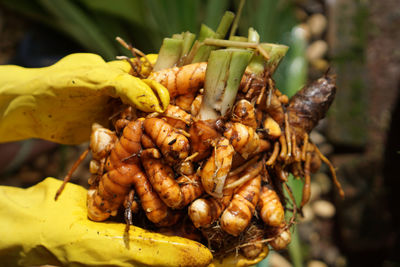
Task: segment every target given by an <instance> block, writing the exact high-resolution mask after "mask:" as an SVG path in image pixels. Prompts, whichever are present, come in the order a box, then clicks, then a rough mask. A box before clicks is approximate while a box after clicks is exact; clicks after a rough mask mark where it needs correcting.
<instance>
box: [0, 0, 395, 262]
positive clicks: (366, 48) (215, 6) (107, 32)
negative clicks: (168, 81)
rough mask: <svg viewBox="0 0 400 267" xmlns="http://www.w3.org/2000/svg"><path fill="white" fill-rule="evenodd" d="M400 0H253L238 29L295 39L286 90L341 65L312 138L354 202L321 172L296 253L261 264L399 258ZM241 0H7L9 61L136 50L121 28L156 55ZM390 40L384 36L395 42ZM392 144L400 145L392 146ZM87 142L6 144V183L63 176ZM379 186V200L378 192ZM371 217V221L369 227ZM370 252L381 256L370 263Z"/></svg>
mask: <svg viewBox="0 0 400 267" xmlns="http://www.w3.org/2000/svg"><path fill="white" fill-rule="evenodd" d="M383 2H385V3H383ZM399 4H400V3H399V1H398V0H389V1H382V2H381V1H375V2H372V3H370V2H369V1H365V0H364V1H363V0H356V1H346V0H326V1H325V0H281V1H276V0H248V1H247V2H246V4H245V6H244V9H243V13H242V16H241V21H240V25H239V28H238V35H243V36H247V31H248V28H249V27H250V26H251V27H253V28H254V29H256V30H257V31H258V33H259V34H260V37H261V41H262V42H276V43H282V44H286V45H288V46H289V47H290V49H289V52H288V53H287V55H286V56H285V58H284V60H283V62H282V63H281V65H280V67H279V68H278V71H277V72H276V73H275V76H274V78H275V80H276V81H277V86H278V88H279V89H280V90H281V91H282V92H284V93H286V94H287V95H289V96H291V95H293V94H294V93H295V92H296V91H297V90H299V89H300V88H301V87H302V86H303V85H304V84H305V83H306V82H307V81H308V80H310V79H315V78H317V77H320V76H322V75H324V74H325V73H326V72H327V70H328V69H329V67H330V66H331V67H332V69H333V72H335V73H337V76H338V80H337V82H338V88H339V91H338V93H337V99H336V101H335V103H334V107H333V108H332V109H331V112H330V116H329V119H328V120H324V121H322V123H321V124H320V126H319V127H318V129H317V130H316V131H314V132H313V134H312V139H313V141H314V142H315V143H316V144H318V145H319V147H320V149H321V151H322V152H323V153H324V154H328V155H332V159H333V161H334V163H335V165H336V166H339V178H340V179H341V181H345V190H346V194H347V195H348V199H347V200H346V201H344V202H343V201H338V200H337V198H336V197H335V194H334V190H333V189H332V185H331V183H330V180H329V178H328V177H327V176H326V175H325V174H324V170H322V172H321V173H319V174H316V175H315V176H314V177H313V184H312V192H313V196H312V199H311V203H310V204H309V205H307V206H306V207H305V209H304V218H303V219H302V222H301V223H300V224H299V225H298V227H296V232H295V233H294V235H293V236H294V240H293V242H292V244H291V246H290V248H289V254H290V256H289V254H287V252H282V253H280V254H278V253H272V254H271V256H270V257H269V263H267V261H264V262H262V263H261V264H260V265H261V266H266V265H267V264H269V265H270V266H285V264H286V266H290V265H294V266H302V265H305V264H307V265H308V266H314V267H316V266H345V265H347V264H348V265H349V266H359V265H361V264H363V265H365V266H368V265H371V264H373V265H374V266H379V265H380V264H383V263H385V264H386V265H385V266H392V265H390V264H391V263H392V262H393V260H396V257H395V256H393V255H396V253H394V251H395V249H396V248H399V241H398V239H397V230H398V227H396V226H395V225H400V223H399V217H398V216H397V215H390V212H391V211H395V207H394V206H393V205H390V204H389V205H388V204H387V203H388V202H387V201H389V200H390V201H389V203H396V201H395V200H398V197H397V198H396V197H393V196H394V195H395V191H394V189H392V191H391V190H390V189H389V190H387V189H385V188H384V185H386V186H389V188H395V187H396V185H399V184H398V182H396V181H395V179H394V177H395V176H396V173H397V172H396V170H395V169H396V168H395V167H394V166H396V164H397V166H399V163H398V162H399V154H398V153H397V152H398V151H400V146H399V145H398V144H399V142H398V141H396V140H397V139H396V136H397V137H398V136H399V134H397V135H396V133H398V126H395V125H400V123H396V122H398V120H399V118H398V117H399V112H400V111H399V108H397V109H395V108H394V107H395V105H396V102H395V101H396V96H397V95H398V93H397V91H398V90H397V89H398V87H399V80H398V77H399V75H398V74H399V73H400V71H399V70H400V66H399V62H400V60H399V59H400V53H399V50H398V48H397V47H398V45H397V46H396V45H395V44H396V41H397V44H398V43H400V39H399V34H398V33H397V34H393V33H395V29H394V26H393V25H400V24H399V23H400V21H399V17H400V15H399V13H398V12H397V13H396V8H395V7H398V6H399ZM238 5H239V1H233V0H218V1H216V0H214V1H211V0H191V1H187V0H146V1H144V0H113V1H109V0H95V1H90V0H0V40H1V41H0V64H17V65H21V66H26V67H42V66H47V65H50V64H52V63H54V62H56V61H57V60H59V59H60V58H61V57H63V56H65V55H67V54H69V53H73V52H92V53H97V54H100V55H101V56H102V57H103V58H104V59H106V60H112V59H114V58H115V57H116V56H118V55H126V56H130V54H129V51H127V50H125V49H124V48H123V47H122V46H121V45H119V44H118V43H117V42H116V41H115V37H116V36H120V37H122V38H123V39H125V40H126V41H128V42H130V43H132V45H133V46H134V47H136V48H138V49H140V50H142V51H143V52H145V53H150V52H157V51H158V49H159V47H160V45H161V42H162V39H163V38H164V37H167V36H172V34H174V33H179V32H183V31H191V32H193V33H196V34H197V33H198V31H199V29H200V24H201V23H204V24H206V25H208V26H209V27H210V28H212V29H216V27H217V24H218V22H219V20H220V18H221V17H222V15H223V13H224V12H225V11H226V10H231V11H234V12H235V11H236V10H237V8H238ZM371 25H372V26H371ZM367 29H371V30H372V34H371V32H369V33H368V31H367ZM397 32H398V31H397ZM380 42H385V45H386V46H385V47H386V49H385V50H384V51H382V50H381V47H380V46H381V45H380ZM328 48H329V50H328ZM367 52H368V54H367ZM378 59H379V60H378ZM385 68H388V71H387V72H385V71H384V69H385ZM396 75H397V76H396ZM369 76H371V77H370V78H369ZM376 88H379V89H382V90H383V89H385V90H386V91H382V90H376ZM397 106H398V104H397ZM393 110H397V113H396V111H395V112H392V111H393ZM390 114H392V124H391V125H392V126H390ZM396 127H397V128H396ZM396 131H397V132H396ZM386 143H388V144H390V147H392V148H391V149H388V148H386V149H385V144H386ZM371 144H372V145H371ZM86 146H87V145H86V144H83V145H82V146H77V147H67V146H60V145H55V144H52V143H49V142H44V141H39V140H27V141H23V142H18V143H11V144H3V145H1V151H2V152H3V154H4V155H7V157H2V158H0V173H1V178H0V184H8V185H13V186H21V187H27V186H30V185H32V184H35V183H37V182H38V181H40V180H41V179H43V178H44V177H47V176H54V177H59V178H62V177H63V176H64V175H65V174H66V172H67V171H68V169H69V168H70V166H71V165H72V164H73V162H74V160H75V159H76V158H77V155H79V153H80V152H81V151H82V150H83V149H85V148H86ZM396 147H397V152H396V150H395V149H396ZM46 151H47V152H46ZM45 152H46V153H45ZM332 153H333V154H332ZM383 159H385V161H384V160H383ZM396 160H397V161H396ZM365 162H367V163H365ZM396 162H397V163H396ZM368 165H369V166H368ZM382 166H385V172H384V171H383V170H382V168H383V167H382ZM371 168H372V171H369V170H371ZM87 172H88V162H86V164H82V165H81V167H80V168H79V169H78V171H77V173H76V174H75V178H74V180H73V182H75V183H78V184H81V185H83V186H87V177H89V175H88V174H87ZM383 173H385V174H383ZM365 176H367V177H365ZM291 183H292V184H291V186H292V188H293V190H294V191H295V194H296V195H297V196H298V197H299V198H301V187H302V184H301V182H299V181H298V180H294V179H291ZM376 185H378V187H376ZM379 185H380V186H379ZM385 190H386V191H385ZM369 192H373V196H374V197H375V198H374V197H371V196H370V197H368V193H369ZM332 203H335V206H336V209H335V206H334V205H333V204H332ZM394 213H395V212H393V214H394ZM373 217H375V218H380V220H376V219H375V220H371V218H373ZM396 222H397V224H396ZM366 224H367V225H368V228H362V226H363V225H366ZM378 228H379V230H374V231H372V232H373V233H372V234H368V231H370V230H371V229H378ZM297 229H298V230H299V233H297ZM368 229H369V230H368ZM393 233H395V234H394V235H393ZM390 235H391V236H392V237H390ZM371 255H373V256H374V260H373V261H369V260H366V259H367V258H370V257H371ZM388 255H389V256H390V257H389V260H386V257H387V256H388ZM366 256H369V257H366ZM288 259H289V261H288Z"/></svg>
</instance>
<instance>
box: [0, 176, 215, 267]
mask: <svg viewBox="0 0 400 267" xmlns="http://www.w3.org/2000/svg"><path fill="white" fill-rule="evenodd" d="M60 185H61V181H59V180H56V179H54V178H47V179H45V180H44V181H43V182H41V183H39V184H37V185H35V186H33V187H30V188H28V189H21V188H15V187H8V186H0V218H1V219H0V262H1V264H0V265H2V266H17V265H18V266H38V265H43V264H52V265H58V266H132V265H133V266H142V265H155V266H204V265H207V264H209V263H210V262H211V260H212V255H211V252H210V251H209V250H208V249H207V248H206V247H204V246H203V245H201V244H199V243H197V242H194V241H191V240H188V239H184V238H180V237H170V236H164V235H161V234H157V233H151V232H148V231H146V230H143V229H141V228H139V227H134V226H131V227H130V231H129V249H128V248H127V246H126V245H125V243H124V238H123V235H124V229H125V225H124V224H122V223H114V222H93V221H90V220H89V219H88V218H87V215H86V214H87V212H86V190H85V189H84V188H82V187H80V186H78V185H74V184H70V185H68V186H67V187H66V188H65V191H64V192H63V194H62V195H61V196H60V198H59V199H58V200H57V201H54V194H55V192H56V191H57V189H58V188H59V187H60Z"/></svg>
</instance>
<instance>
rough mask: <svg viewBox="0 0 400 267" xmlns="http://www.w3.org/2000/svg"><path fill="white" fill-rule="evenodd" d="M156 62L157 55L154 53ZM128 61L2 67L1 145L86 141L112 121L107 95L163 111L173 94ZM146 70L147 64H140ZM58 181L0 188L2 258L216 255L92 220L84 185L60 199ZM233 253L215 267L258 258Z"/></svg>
mask: <svg viewBox="0 0 400 267" xmlns="http://www.w3.org/2000/svg"><path fill="white" fill-rule="evenodd" d="M149 59H150V61H155V60H154V59H155V57H154V56H151V57H149ZM130 71H131V66H130V64H129V63H127V62H126V61H112V62H108V63H106V62H104V61H103V60H102V59H101V58H100V57H99V56H97V55H94V54H72V55H70V56H67V57H65V58H63V59H62V60H60V61H59V62H58V63H56V64H54V65H53V66H50V67H46V68H40V69H26V68H22V67H18V66H0V116H1V117H0V142H7V141H15V140H21V139H26V138H32V137H35V138H41V139H46V140H51V141H54V142H58V143H64V144H79V143H81V142H84V141H86V140H88V139H89V136H90V131H91V124H92V123H93V122H98V123H101V124H103V125H107V123H108V120H109V116H110V115H111V114H110V112H111V110H110V107H109V99H110V97H120V98H121V99H122V100H123V101H124V102H125V103H127V104H131V105H134V106H136V107H137V108H138V109H141V110H143V111H147V112H152V111H157V112H161V111H163V110H164V109H165V108H166V107H167V105H168V103H169V94H168V91H167V89H165V88H164V87H163V86H162V85H160V84H158V83H156V82H154V81H150V80H140V79H138V78H135V77H133V76H131V75H130V74H129V72H130ZM142 71H143V72H146V71H148V68H146V65H144V68H143V69H142ZM60 185H61V181H58V180H55V179H52V178H48V179H46V180H45V181H44V182H42V183H40V184H38V185H36V186H33V187H31V188H28V189H19V188H13V187H5V186H3V187H1V186H0V218H1V219H0V262H2V263H4V264H5V265H9V266H15V265H16V264H17V265H20V266H27V265H28V266H31V265H41V264H54V265H83V266H101V265H108V266H109V265H112V266H131V265H132V264H133V265H143V264H147V265H157V266H178V265H181V266H185V265H191V266H193V265H194V266H199V265H200V266H201V265H207V264H209V263H210V262H211V260H212V255H211V252H210V251H209V250H208V249H207V248H205V247H204V246H203V245H201V244H199V243H197V242H194V241H190V240H187V239H183V238H179V237H167V236H164V235H160V234H155V233H150V232H148V231H145V230H143V229H141V228H139V227H134V226H132V227H131V228H130V229H131V230H130V234H129V237H130V239H129V243H130V245H129V247H130V248H129V249H127V248H126V246H125V244H124V240H123V234H124V229H125V225H124V224H121V223H112V222H92V221H90V220H88V219H87V209H86V190H85V189H83V188H81V187H79V186H76V185H73V184H71V185H69V186H67V187H66V188H65V191H64V192H63V195H62V196H61V197H60V199H59V200H58V201H54V195H55V192H56V191H57V189H58V188H59V187H60ZM267 253H268V251H267V250H266V251H265V252H264V253H261V254H260V255H259V257H257V258H256V259H254V260H247V259H244V258H243V257H242V256H238V257H236V255H234V254H233V255H230V256H228V257H226V258H225V259H224V260H223V261H220V260H215V261H214V262H213V263H212V265H214V266H228V265H235V266H248V265H252V264H256V263H257V262H259V261H261V260H262V259H263V258H264V257H265V256H266V255H267Z"/></svg>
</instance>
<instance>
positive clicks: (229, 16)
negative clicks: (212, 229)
mask: <svg viewBox="0 0 400 267" xmlns="http://www.w3.org/2000/svg"><path fill="white" fill-rule="evenodd" d="M234 18H235V14H234V13H232V12H230V11H226V12H225V14H224V16H223V17H222V19H221V22H220V23H219V25H218V28H217V31H216V33H217V35H218V36H217V37H218V38H224V37H225V35H226V34H227V33H228V30H229V28H230V27H231V25H232V21H233V19H234Z"/></svg>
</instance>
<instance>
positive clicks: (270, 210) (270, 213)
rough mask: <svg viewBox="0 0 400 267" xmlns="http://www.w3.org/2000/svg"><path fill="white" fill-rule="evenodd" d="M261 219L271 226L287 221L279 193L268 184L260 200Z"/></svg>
mask: <svg viewBox="0 0 400 267" xmlns="http://www.w3.org/2000/svg"><path fill="white" fill-rule="evenodd" d="M258 210H259V214H260V216H261V219H262V220H263V221H264V222H265V223H266V224H267V225H270V226H274V227H278V226H280V225H281V224H282V223H283V222H284V221H285V214H284V209H283V206H282V203H281V201H280V199H279V196H278V194H277V193H276V192H275V191H274V190H273V189H271V188H269V187H268V186H263V187H262V189H261V193H260V200H259V201H258Z"/></svg>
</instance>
